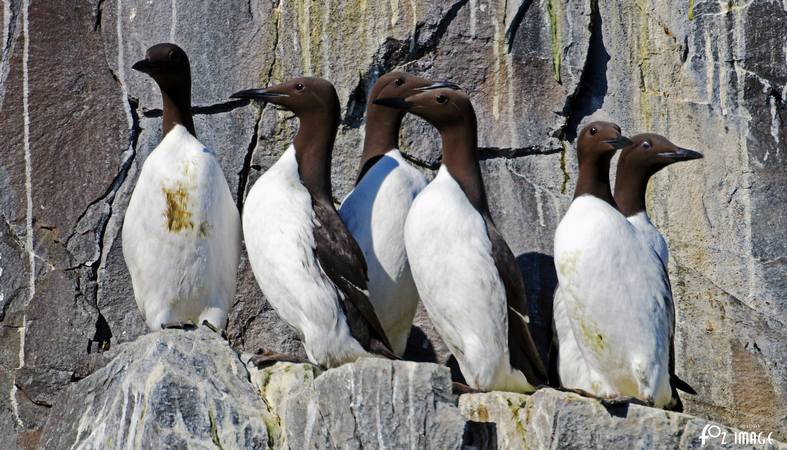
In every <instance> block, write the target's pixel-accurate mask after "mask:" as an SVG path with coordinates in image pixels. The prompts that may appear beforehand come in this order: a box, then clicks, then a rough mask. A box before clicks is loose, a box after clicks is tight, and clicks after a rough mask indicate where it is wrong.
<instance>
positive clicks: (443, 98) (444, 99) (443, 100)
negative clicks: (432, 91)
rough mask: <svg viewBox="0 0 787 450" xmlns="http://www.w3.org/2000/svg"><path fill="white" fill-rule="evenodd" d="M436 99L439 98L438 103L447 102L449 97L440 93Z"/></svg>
mask: <svg viewBox="0 0 787 450" xmlns="http://www.w3.org/2000/svg"><path fill="white" fill-rule="evenodd" d="M435 100H437V103H445V102H447V101H448V97H446V96H445V95H438V96H437V98H435Z"/></svg>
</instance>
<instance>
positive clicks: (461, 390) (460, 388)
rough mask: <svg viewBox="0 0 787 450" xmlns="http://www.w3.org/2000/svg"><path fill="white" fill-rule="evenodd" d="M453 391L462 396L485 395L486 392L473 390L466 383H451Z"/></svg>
mask: <svg viewBox="0 0 787 450" xmlns="http://www.w3.org/2000/svg"><path fill="white" fill-rule="evenodd" d="M451 391H452V392H453V393H454V394H456V395H462V394H483V393H485V392H486V391H482V390H481V389H476V388H472V387H470V386H468V385H466V384H464V383H460V382H458V381H452V382H451Z"/></svg>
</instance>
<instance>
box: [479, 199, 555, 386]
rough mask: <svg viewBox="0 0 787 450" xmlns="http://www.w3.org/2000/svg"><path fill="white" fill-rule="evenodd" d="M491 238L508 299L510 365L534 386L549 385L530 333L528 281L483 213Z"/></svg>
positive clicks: (493, 253)
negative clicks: (526, 289)
mask: <svg viewBox="0 0 787 450" xmlns="http://www.w3.org/2000/svg"><path fill="white" fill-rule="evenodd" d="M483 216H484V221H485V222H486V230H487V234H488V235H489V240H490V241H491V242H492V257H493V258H494V260H495V266H497V271H498V273H499V274H500V278H501V279H502V280H503V285H504V286H505V289H506V301H507V302H508V348H509V354H510V361H511V366H512V367H514V368H515V369H519V370H521V371H522V373H524V374H525V377H526V378H527V381H528V382H529V383H530V384H532V385H533V386H536V387H537V386H542V385H546V384H547V371H546V368H545V366H544V363H543V361H541V355H540V354H539V353H538V349H537V347H536V344H535V341H534V340H533V336H532V335H531V334H530V328H529V327H528V324H527V322H528V319H526V317H527V314H528V312H527V297H526V296H525V282H524V280H522V274H521V273H520V272H519V268H518V267H517V265H516V259H515V258H514V254H513V253H511V249H510V248H508V244H506V242H505V240H503V236H501V235H500V233H499V232H498V231H497V228H496V227H495V224H494V223H493V222H492V219H491V218H490V217H489V216H488V215H486V214H483Z"/></svg>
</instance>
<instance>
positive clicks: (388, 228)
mask: <svg viewBox="0 0 787 450" xmlns="http://www.w3.org/2000/svg"><path fill="white" fill-rule="evenodd" d="M425 186H426V179H425V178H424V176H423V175H422V174H421V173H420V172H419V171H418V170H417V169H415V168H414V167H412V166H411V165H410V164H409V163H408V162H407V161H405V160H404V158H402V155H401V153H399V150H396V149H394V150H391V151H389V152H388V153H386V154H385V155H384V156H383V157H381V158H380V159H379V160H378V161H377V162H376V163H375V164H374V165H373V166H372V167H371V168H370V169H369V170H368V171H367V172H366V174H364V176H363V178H362V179H361V181H360V182H359V183H358V185H357V186H356V187H355V189H354V190H353V191H352V192H350V194H349V195H348V196H347V197H346V198H345V199H344V201H343V202H342V206H341V208H340V209H339V214H340V215H341V217H342V220H343V221H344V223H345V224H346V225H347V228H348V229H349V230H350V233H352V235H353V237H354V238H355V240H356V241H357V242H358V245H359V246H360V248H361V250H362V251H363V254H364V257H365V258H366V265H367V267H368V274H369V300H370V301H371V302H372V305H373V306H374V310H375V312H376V313H377V317H378V318H379V319H380V323H381V324H382V326H383V328H384V329H385V333H386V334H387V336H388V340H389V341H390V342H391V345H392V346H393V350H394V353H396V354H397V355H399V356H401V355H402V354H403V353H404V350H405V347H406V345H407V338H408V336H409V335H410V328H411V326H412V323H413V316H414V315H415V309H416V306H417V305H418V292H417V290H416V288H415V283H414V282H413V277H412V274H411V273H410V265H409V263H408V261H407V253H406V251H405V248H404V223H405V219H406V218H407V213H408V212H409V211H410V206H411V205H412V203H413V200H414V199H415V196H416V195H418V193H419V192H421V190H422V189H423V188H424V187H425Z"/></svg>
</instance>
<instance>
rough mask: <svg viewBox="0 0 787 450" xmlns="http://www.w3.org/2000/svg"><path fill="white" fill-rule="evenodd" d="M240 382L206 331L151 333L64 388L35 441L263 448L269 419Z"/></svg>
mask: <svg viewBox="0 0 787 450" xmlns="http://www.w3.org/2000/svg"><path fill="white" fill-rule="evenodd" d="M248 380H249V375H248V372H247V371H246V368H245V366H244V365H243V364H242V363H241V361H240V359H239V358H238V355H237V354H236V353H235V352H234V351H233V350H232V349H231V348H230V347H229V346H228V345H227V343H226V342H225V341H223V340H222V339H221V338H220V337H219V336H218V335H216V334H215V333H213V332H212V331H208V330H207V329H204V328H200V329H198V330H194V331H178V330H165V331H160V332H157V333H152V334H149V335H146V336H143V337H141V338H139V339H138V340H136V341H134V342H132V343H127V344H125V345H123V346H121V347H120V348H119V349H118V350H117V354H116V355H115V358H114V359H113V360H112V361H111V362H109V364H107V365H106V366H104V367H103V368H101V369H99V370H98V371H96V372H94V373H93V374H92V375H90V376H89V377H87V378H85V379H84V380H82V381H80V382H79V383H76V384H74V385H72V386H70V387H69V388H67V389H66V390H65V392H64V393H63V395H62V398H61V399H60V401H58V403H57V406H56V407H55V408H54V409H53V410H52V414H51V415H50V419H49V421H48V422H47V424H46V426H45V427H44V429H43V432H42V433H41V436H42V437H41V443H40V447H41V448H52V449H54V448H77V447H78V448H96V449H99V448H102V449H103V448H161V447H162V446H163V447H167V448H174V447H177V448H216V447H218V448H244V449H254V448H269V445H271V443H272V441H270V442H269V435H268V432H267V427H268V425H267V424H268V423H269V422H271V421H273V420H275V419H274V417H273V416H272V415H271V414H270V413H269V412H268V409H267V407H266V406H265V403H263V401H262V400H261V399H260V398H259V397H258V396H257V395H256V394H255V392H254V389H253V388H252V385H251V384H250V383H249V381H248ZM271 423H272V422H271Z"/></svg>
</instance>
